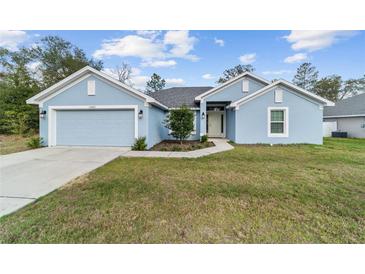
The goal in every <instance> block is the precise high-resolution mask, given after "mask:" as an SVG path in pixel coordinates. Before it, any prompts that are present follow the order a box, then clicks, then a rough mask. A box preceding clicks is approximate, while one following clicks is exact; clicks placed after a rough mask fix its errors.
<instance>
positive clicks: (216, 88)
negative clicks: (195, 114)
mask: <svg viewBox="0 0 365 274" xmlns="http://www.w3.org/2000/svg"><path fill="white" fill-rule="evenodd" d="M245 76H250V77H252V78H253V79H256V80H258V81H260V82H263V83H265V84H268V85H269V84H270V82H269V81H268V80H266V79H264V78H262V77H260V76H257V75H255V74H253V73H251V72H248V71H246V72H244V73H242V74H240V75H238V76H236V77H234V78H232V79H230V80H228V81H227V82H225V83H223V84H221V85H219V86H217V87H215V88H212V89H210V90H208V91H206V92H204V93H202V94H200V95H199V96H197V97H195V101H201V100H202V99H203V98H204V97H205V96H207V95H209V94H212V93H215V92H218V91H219V90H220V89H222V88H224V87H228V86H230V85H232V84H234V83H235V82H236V81H238V80H240V79H242V78H243V77H245Z"/></svg>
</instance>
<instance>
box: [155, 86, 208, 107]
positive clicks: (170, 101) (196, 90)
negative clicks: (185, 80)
mask: <svg viewBox="0 0 365 274" xmlns="http://www.w3.org/2000/svg"><path fill="white" fill-rule="evenodd" d="M212 88H213V87H173V88H168V89H163V90H159V91H155V92H153V93H151V94H150V96H151V97H153V98H155V99H156V100H157V101H159V102H161V103H162V104H164V105H165V106H167V107H169V108H177V107H180V106H182V105H186V106H187V107H190V108H194V107H198V106H197V105H196V103H195V97H196V96H198V95H200V94H202V93H204V92H206V91H208V90H210V89H212Z"/></svg>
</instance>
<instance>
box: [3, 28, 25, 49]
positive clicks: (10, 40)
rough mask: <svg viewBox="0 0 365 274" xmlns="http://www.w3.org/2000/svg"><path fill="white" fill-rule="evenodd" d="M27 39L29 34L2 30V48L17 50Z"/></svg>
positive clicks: (20, 31)
mask: <svg viewBox="0 0 365 274" xmlns="http://www.w3.org/2000/svg"><path fill="white" fill-rule="evenodd" d="M26 38H27V33H26V32H25V31H22V30H0V47H4V48H6V49H9V50H17V49H18V45H19V44H20V43H22V42H24V41H25V39H26Z"/></svg>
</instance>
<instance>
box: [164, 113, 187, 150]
mask: <svg viewBox="0 0 365 274" xmlns="http://www.w3.org/2000/svg"><path fill="white" fill-rule="evenodd" d="M165 126H166V128H168V129H169V130H171V133H170V135H172V136H173V137H174V138H176V139H177V140H180V144H182V141H183V140H185V139H186V138H188V137H189V136H190V134H191V132H192V131H193V130H194V113H193V112H192V111H191V110H190V109H189V108H187V107H186V106H182V107H180V108H179V109H172V110H170V112H169V114H168V115H167V118H166V120H165Z"/></svg>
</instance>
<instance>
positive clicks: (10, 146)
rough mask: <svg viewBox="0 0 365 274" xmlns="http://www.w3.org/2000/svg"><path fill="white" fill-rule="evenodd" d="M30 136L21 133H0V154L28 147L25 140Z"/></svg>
mask: <svg viewBox="0 0 365 274" xmlns="http://www.w3.org/2000/svg"><path fill="white" fill-rule="evenodd" d="M29 139H31V137H24V136H21V135H3V134H0V155H4V154H10V153H15V152H20V151H24V150H28V149H30V148H29V147H28V146H27V142H28V141H29Z"/></svg>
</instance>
